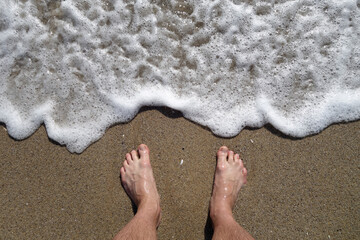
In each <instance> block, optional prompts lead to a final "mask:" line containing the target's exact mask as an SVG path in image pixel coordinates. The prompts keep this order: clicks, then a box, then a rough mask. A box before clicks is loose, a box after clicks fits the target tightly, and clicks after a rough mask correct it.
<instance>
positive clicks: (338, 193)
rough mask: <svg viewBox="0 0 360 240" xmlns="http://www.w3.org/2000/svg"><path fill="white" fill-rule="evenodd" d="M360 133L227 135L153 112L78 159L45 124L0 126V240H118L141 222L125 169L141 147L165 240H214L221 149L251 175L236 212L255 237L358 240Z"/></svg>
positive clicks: (357, 125) (350, 128)
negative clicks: (30, 129)
mask: <svg viewBox="0 0 360 240" xmlns="http://www.w3.org/2000/svg"><path fill="white" fill-rule="evenodd" d="M359 133H360V121H357V122H353V123H348V124H336V125H333V126H331V127H329V128H327V129H326V130H324V131H323V132H321V133H320V134H318V135H315V136H311V137H307V138H304V139H301V140H294V139H290V138H287V137H286V136H283V135H281V134H280V133H279V132H277V131H276V130H274V129H272V128H271V127H266V128H261V129H257V130H250V129H247V130H244V131H242V132H241V133H240V134H239V135H238V136H237V137H235V138H232V139H223V138H219V137H216V136H214V135H213V134H212V133H211V132H210V131H208V130H207V129H204V128H202V127H201V126H198V125H196V124H194V123H192V122H190V121H188V120H186V119H184V118H183V117H182V115H181V114H180V113H179V112H176V111H172V110H169V109H165V108H158V109H148V108H147V109H143V111H142V112H141V113H140V114H138V115H137V117H136V118H135V119H134V120H133V121H131V122H130V123H128V124H120V125H116V126H114V127H112V128H110V129H108V131H107V132H106V134H105V135H104V136H103V138H102V139H100V140H99V141H98V142H96V143H95V144H93V145H91V146H90V147H89V148H88V149H87V150H86V151H85V152H83V153H82V154H80V155H78V154H70V153H69V152H68V151H67V149H66V148H65V147H62V146H60V145H57V144H55V143H53V142H51V141H50V140H49V139H48V137H47V135H46V131H45V128H44V127H41V128H40V129H39V130H38V131H37V132H36V133H35V134H34V135H33V136H31V137H30V138H29V139H27V140H24V141H15V140H13V139H11V138H10V137H9V136H8V135H7V133H6V130H5V129H3V128H2V127H1V126H0V144H1V150H0V158H1V160H0V164H1V170H0V189H1V194H0V202H1V211H0V239H6V240H8V239H111V238H112V237H113V236H114V235H115V234H116V233H117V232H118V230H119V229H121V227H123V226H124V225H125V224H126V223H127V222H128V221H129V220H130V219H131V217H132V216H133V210H132V205H131V202H130V200H129V199H128V197H127V196H126V194H125V192H124V190H123V189H122V187H121V184H120V179H119V169H120V165H121V162H122V160H123V159H124V156H125V153H126V152H128V151H130V150H131V149H133V148H136V147H137V146H138V145H139V144H140V143H146V144H147V145H148V146H149V148H150V151H151V153H150V154H151V160H152V165H153V169H154V174H155V179H156V181H157V185H158V190H159V193H160V195H161V200H162V210H163V218H162V223H161V225H160V227H159V229H158V236H159V239H210V238H211V236H210V234H211V228H210V225H209V224H208V225H206V223H207V211H208V202H209V199H210V194H211V188H212V180H213V173H214V168H215V162H216V159H215V153H216V151H217V149H218V148H219V147H220V146H221V145H227V146H228V147H229V148H231V149H233V150H234V151H236V152H238V153H240V154H241V156H242V158H243V159H244V162H245V164H246V166H247V169H248V171H249V177H248V184H247V186H246V187H245V188H243V189H242V190H241V192H240V195H239V199H238V202H237V206H236V208H235V210H234V216H235V218H236V220H237V221H238V222H239V223H240V224H241V225H242V226H244V227H245V229H247V230H248V231H249V232H250V233H251V234H252V235H253V236H254V237H255V238H257V239H360V232H359V229H360V214H359V211H360V188H359V179H360V161H359V160H360V159H359V158H360V157H359V156H360V145H359V142H360V134H359ZM181 160H183V164H182V165H181V164H180V163H181Z"/></svg>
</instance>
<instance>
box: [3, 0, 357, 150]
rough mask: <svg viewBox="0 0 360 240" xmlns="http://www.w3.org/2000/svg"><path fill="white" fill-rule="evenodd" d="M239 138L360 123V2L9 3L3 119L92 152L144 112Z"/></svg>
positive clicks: (12, 127) (15, 133) (13, 130)
mask: <svg viewBox="0 0 360 240" xmlns="http://www.w3.org/2000/svg"><path fill="white" fill-rule="evenodd" d="M144 105H148V106H168V107H171V108H173V109H176V110H179V111H181V112H182V113H183V114H184V116H185V117H186V118H188V119H191V120H192V121H195V122H197V123H199V124H201V125H204V126H207V127H209V128H210V129H211V130H212V131H213V132H214V133H215V134H217V135H220V136H225V137H230V136H234V135H236V134H238V133H239V132H240V131H241V130H242V129H243V128H244V127H246V126H250V127H261V126H263V125H264V124H266V123H270V124H272V125H273V126H274V127H276V128H277V129H279V130H280V131H282V132H283V133H285V134H288V135H291V136H295V137H304V136H306V135H309V134H314V133H317V132H319V131H321V130H322V129H324V128H325V127H326V126H328V125H330V124H332V123H335V122H343V121H352V120H357V119H360V0H342V1H338V0H292V1H287V0H263V1H260V0H258V1H256V0H243V1H240V0H232V1H230V0H207V1H205V0H194V1H190V0H189V1H185V0H182V1H175V0H163V1H161V0H151V1H150V0H137V1H131V0H126V1H125V0H123V1H116V0H64V1H51V0H36V1H35V0H8V1H1V2H0V122H4V123H5V124H6V127H7V130H8V133H9V134H10V135H11V136H12V137H14V138H16V139H23V138H26V137H28V136H29V135H31V134H32V133H33V132H34V131H36V129H37V128H38V127H39V126H40V125H41V124H43V123H44V124H45V126H46V129H47V132H48V135H49V137H50V138H52V139H53V140H55V141H57V142H59V143H60V144H64V145H66V146H67V148H68V149H69V151H71V152H82V151H83V150H84V149H85V148H86V147H87V146H88V145H89V144H91V143H92V142H94V141H96V140H97V139H99V138H100V137H101V136H102V135H103V134H104V132H105V130H106V128H108V127H109V126H110V125H112V124H114V123H119V122H126V121H129V120H131V119H132V118H133V117H134V116H135V115H136V114H137V112H138V110H139V108H140V107H141V106H144Z"/></svg>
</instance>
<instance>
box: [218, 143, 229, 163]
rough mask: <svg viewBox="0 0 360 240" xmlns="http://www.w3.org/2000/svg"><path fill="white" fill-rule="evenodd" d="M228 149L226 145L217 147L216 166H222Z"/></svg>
mask: <svg viewBox="0 0 360 240" xmlns="http://www.w3.org/2000/svg"><path fill="white" fill-rule="evenodd" d="M228 151H229V149H228V148H227V147H226V146H222V147H220V148H219V151H218V152H217V160H218V162H217V163H218V166H223V164H224V163H225V162H226V158H227V155H228Z"/></svg>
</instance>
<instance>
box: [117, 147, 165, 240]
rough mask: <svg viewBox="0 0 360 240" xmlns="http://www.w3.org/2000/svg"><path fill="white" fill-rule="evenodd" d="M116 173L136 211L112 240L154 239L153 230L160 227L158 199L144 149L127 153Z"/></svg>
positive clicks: (145, 149)
mask: <svg viewBox="0 0 360 240" xmlns="http://www.w3.org/2000/svg"><path fill="white" fill-rule="evenodd" d="M120 173H121V182H122V184H123V187H124V189H125V191H126V193H127V194H128V195H129V197H130V198H131V200H132V201H133V202H134V203H135V204H136V206H137V208H138V209H137V213H136V214H135V216H134V217H133V218H132V219H131V221H130V222H129V223H128V224H127V225H126V226H125V227H124V228H123V229H121V231H120V232H119V233H118V234H117V235H116V236H115V237H114V240H122V239H149V240H150V239H156V228H157V227H158V225H159V223H160V212H161V210H160V198H159V194H158V192H157V189H156V184H155V179H154V176H153V172H152V168H151V165H150V158H149V149H148V147H147V146H146V145H144V144H141V145H140V146H139V148H138V151H135V150H133V151H131V153H127V154H126V160H125V161H124V163H123V167H122V168H121V170H120Z"/></svg>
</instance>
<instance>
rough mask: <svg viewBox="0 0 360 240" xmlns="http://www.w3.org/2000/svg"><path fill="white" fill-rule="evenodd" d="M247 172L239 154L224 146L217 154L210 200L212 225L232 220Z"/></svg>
mask: <svg viewBox="0 0 360 240" xmlns="http://www.w3.org/2000/svg"><path fill="white" fill-rule="evenodd" d="M246 175H247V170H246V168H245V167H244V164H243V162H242V160H241V159H240V156H239V154H235V155H234V152H233V151H229V149H228V148H227V147H225V146H223V147H221V148H220V149H219V151H218V152H217V165H216V170H215V179H214V186H213V192H212V196H211V200H210V217H211V219H212V221H213V223H214V224H217V222H218V221H222V220H224V219H228V218H233V217H232V210H233V208H234V206H235V202H236V199H237V196H238V193H239V191H240V188H241V187H242V186H243V185H244V184H245V183H246Z"/></svg>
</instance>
